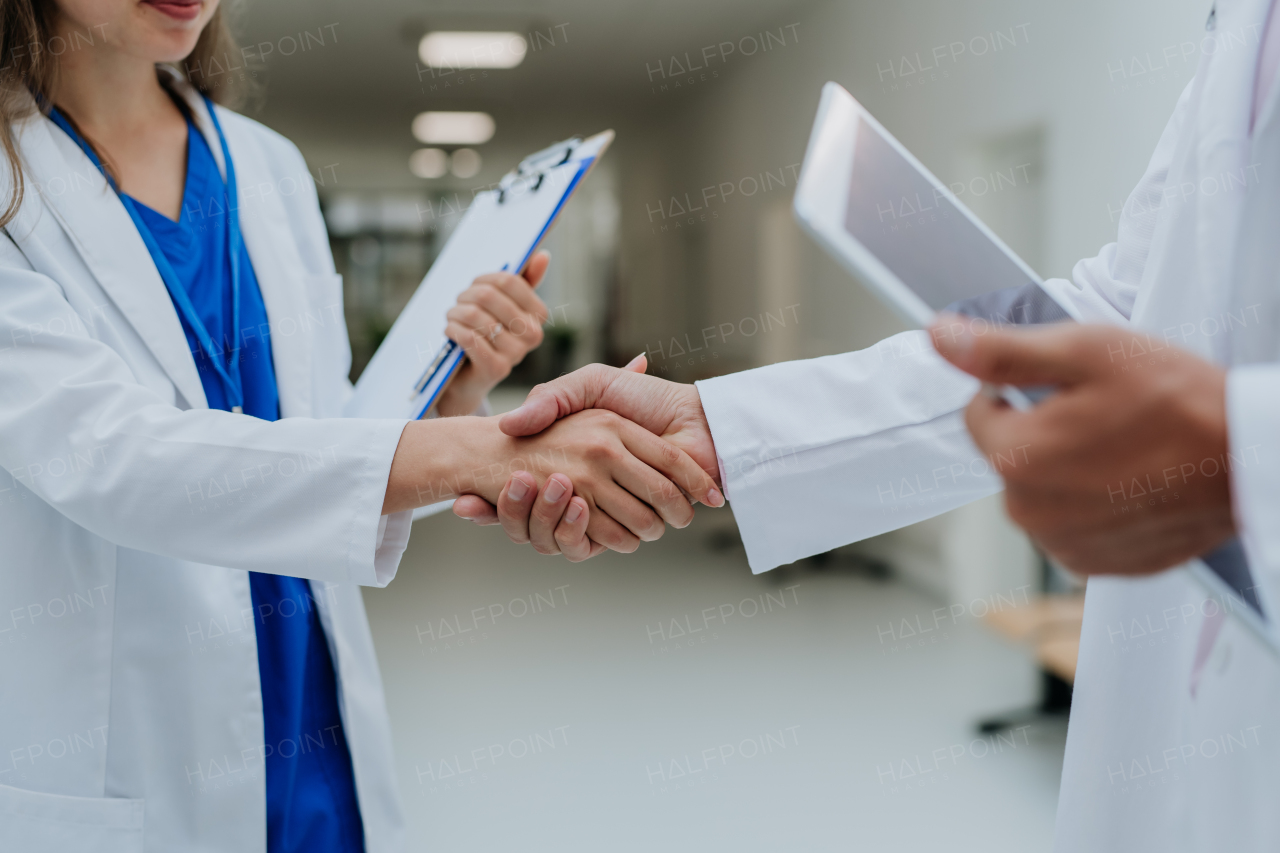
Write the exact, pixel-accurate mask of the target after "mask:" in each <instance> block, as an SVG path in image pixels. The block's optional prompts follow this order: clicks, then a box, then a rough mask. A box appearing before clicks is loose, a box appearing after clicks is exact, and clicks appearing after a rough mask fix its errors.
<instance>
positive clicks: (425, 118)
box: [413, 112, 494, 145]
mask: <svg viewBox="0 0 1280 853" xmlns="http://www.w3.org/2000/svg"><path fill="white" fill-rule="evenodd" d="M493 129H494V125H493V116H491V115H489V114H488V113H442V112H426V113H418V115H417V117H416V118H415V119H414V120H413V135H414V136H415V137H416V138H417V139H418V141H419V142H425V143H427V144H428V145H480V144H482V143H485V142H488V141H489V140H490V139H492V138H493Z"/></svg>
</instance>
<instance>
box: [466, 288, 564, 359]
mask: <svg viewBox="0 0 1280 853" xmlns="http://www.w3.org/2000/svg"><path fill="white" fill-rule="evenodd" d="M513 281H515V282H519V284H516V285H512V284H511V282H513ZM513 287H516V288H519V291H518V292H517V294H514V295H513V294H512V293H510V292H509V291H510V290H511V289H512V288H513ZM458 305H459V306H462V305H474V306H477V307H479V308H480V309H482V310H484V312H485V313H486V314H488V315H489V316H491V317H493V318H494V320H495V321H496V322H497V323H500V324H501V325H502V328H503V329H504V330H508V331H510V332H511V333H512V334H513V335H515V336H516V337H518V338H520V339H521V340H523V341H526V342H527V343H529V344H530V345H529V346H528V347H527V348H528V349H532V348H533V347H535V346H537V345H538V344H540V343H542V323H543V321H544V320H545V318H546V314H547V307H546V306H545V305H543V304H542V300H541V299H539V298H538V297H537V295H536V294H534V292H533V291H532V290H530V289H529V288H528V286H527V285H525V283H524V280H523V279H520V278H516V277H515V276H504V277H503V279H502V280H501V282H492V283H490V282H485V281H481V280H477V281H476V283H475V284H473V285H472V286H471V287H469V288H467V290H466V291H465V292H464V293H463V294H462V295H461V296H459V297H458Z"/></svg>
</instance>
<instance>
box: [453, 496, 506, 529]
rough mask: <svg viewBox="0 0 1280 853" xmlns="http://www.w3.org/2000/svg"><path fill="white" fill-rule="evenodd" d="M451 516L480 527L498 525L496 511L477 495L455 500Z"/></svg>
mask: <svg viewBox="0 0 1280 853" xmlns="http://www.w3.org/2000/svg"><path fill="white" fill-rule="evenodd" d="M453 514H454V515H456V516H457V517H458V518H465V519H466V520H467V521H472V522H475V523H476V524H479V525H480V526H482V527H487V526H488V525H490V524H497V523H498V510H497V509H496V508H495V507H494V505H493V504H491V503H489V502H488V501H487V500H485V499H484V498H482V497H480V496H479V495H463V496H462V497H460V498H458V499H457V500H455V501H454V502H453Z"/></svg>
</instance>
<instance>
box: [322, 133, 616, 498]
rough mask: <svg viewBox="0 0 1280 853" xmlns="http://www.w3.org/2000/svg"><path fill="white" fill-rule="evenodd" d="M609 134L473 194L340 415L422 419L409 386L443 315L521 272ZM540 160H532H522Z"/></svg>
mask: <svg viewBox="0 0 1280 853" xmlns="http://www.w3.org/2000/svg"><path fill="white" fill-rule="evenodd" d="M613 136H614V134H613V131H612V130H606V131H604V132H602V133H597V134H596V135H594V136H591V137H588V138H587V139H584V140H582V141H580V142H577V143H576V144H575V145H573V146H572V151H571V152H570V153H569V154H568V158H567V159H565V160H564V161H563V162H561V163H558V164H555V165H551V166H549V167H546V168H538V169H537V170H536V171H535V172H521V171H520V169H517V170H516V171H515V172H513V173H511V175H508V177H507V178H506V179H504V182H503V183H504V184H505V188H504V189H502V190H499V189H492V190H486V191H485V192H482V193H479V194H477V195H476V197H475V200H474V201H473V202H472V203H471V206H470V207H469V208H468V209H467V212H466V213H465V214H464V215H463V217H462V221H461V222H459V223H458V227H457V228H456V229H455V230H454V232H453V234H452V235H451V236H450V237H449V241H448V242H447V243H446V244H445V247H444V249H443V250H441V252H440V255H439V257H437V258H436V261H435V263H434V264H432V265H431V269H430V270H428V271H427V275H426V277H425V278H424V279H423V280H422V282H421V283H420V284H419V285H418V289H417V290H416V291H414V294H413V296H412V297H411V298H410V299H409V303H408V304H407V305H405V307H404V310H403V311H401V312H400V316H399V317H397V318H396V321H395V323H394V324H393V325H392V327H391V331H389V332H388V333H387V336H386V338H385V339H384V340H383V341H382V345H381V346H379V347H378V351H377V352H375V353H374V354H373V358H372V359H371V360H370V361H369V364H368V366H367V367H366V368H365V369H364V372H363V373H361V374H360V379H359V380H358V381H357V382H356V386H355V393H354V394H353V395H352V396H351V399H350V400H348V401H347V404H346V406H345V408H344V410H343V413H344V415H345V416H346V417H349V418H417V417H418V416H419V415H420V413H421V412H422V410H423V405H424V398H425V397H426V394H424V393H414V389H415V386H416V385H417V384H418V383H419V380H420V379H421V378H422V377H423V374H424V370H425V369H426V368H427V367H428V365H430V364H431V362H432V361H433V360H434V359H435V358H436V357H437V355H438V354H439V353H440V352H441V349H442V347H443V346H444V345H445V344H446V343H447V342H448V338H447V337H446V336H445V326H446V324H447V321H446V319H445V313H446V312H447V311H448V310H449V309H450V308H451V307H453V305H454V303H455V302H457V299H458V295H459V294H461V293H462V292H463V291H464V290H466V289H467V288H468V287H469V286H470V285H471V282H472V281H473V280H474V279H475V278H476V276H479V275H484V274H485V273H490V272H499V271H502V270H509V271H511V272H517V273H518V272H520V271H521V270H523V269H524V266H525V264H526V263H528V261H529V258H530V257H532V255H533V253H534V252H535V251H536V250H537V248H538V246H539V245H540V244H541V243H542V241H543V240H544V239H545V238H546V236H547V233H548V232H549V231H550V230H551V226H552V225H554V224H555V220H556V217H557V216H558V215H559V213H560V211H561V210H562V209H563V208H564V205H565V203H566V202H567V201H568V200H569V198H570V196H572V195H573V192H574V190H576V189H577V188H578V187H579V186H581V184H582V181H583V179H585V178H586V176H587V173H588V172H589V171H590V170H591V167H592V166H593V165H594V164H595V162H596V161H597V160H599V158H600V156H601V155H602V154H603V153H604V151H605V149H606V148H608V147H609V143H610V142H612V141H613ZM554 147H555V146H553V148H554ZM548 150H550V149H548ZM541 153H542V152H539V154H541ZM538 156H539V155H538V154H535V155H531V157H530V158H527V159H526V161H525V162H526V163H528V162H529V161H531V160H535V158H537V157H538ZM523 165H524V164H522V167H523ZM433 388H434V385H433ZM452 505H453V501H451V500H449V501H441V502H439V503H435V504H431V505H430V506H425V507H419V508H418V509H416V510H414V513H413V517H414V520H417V519H419V518H423V517H425V516H428V515H434V514H435V513H437V512H440V511H442V510H445V509H448V508H449V507H450V506H452Z"/></svg>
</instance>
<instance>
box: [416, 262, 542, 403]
mask: <svg viewBox="0 0 1280 853" xmlns="http://www.w3.org/2000/svg"><path fill="white" fill-rule="evenodd" d="M550 262H551V256H550V255H548V254H547V253H546V252H538V253H537V254H535V255H534V256H533V258H531V259H530V261H529V263H528V265H527V266H526V267H525V270H524V274H523V275H512V274H511V273H506V272H495V273H489V274H487V275H482V276H480V277H479V278H477V279H476V280H475V281H473V282H472V283H471V286H470V287H468V288H467V289H466V290H464V291H463V292H462V294H461V295H460V296H459V297H458V303H457V304H456V305H454V306H453V307H452V308H450V309H449V312H448V314H446V315H445V316H446V317H447V318H448V321H449V322H448V325H447V326H446V328H445V333H446V334H447V335H448V336H449V338H450V339H451V340H453V341H456V342H457V343H458V344H461V346H462V349H463V351H464V352H465V353H466V354H467V360H466V362H465V363H464V364H463V365H462V369H461V370H459V371H458V375H457V376H455V377H454V378H453V381H452V382H450V383H449V387H448V388H446V389H445V391H444V393H443V394H441V395H440V402H438V403H437V404H436V411H438V412H439V413H440V415H441V416H442V417H452V416H454V415H469V414H472V413H473V412H475V410H476V409H478V408H479V407H480V404H481V403H482V402H483V401H484V398H485V395H486V394H488V393H489V392H490V391H491V390H493V387H494V386H495V385H497V384H498V383H499V382H501V381H502V380H503V379H506V378H507V376H508V375H509V374H510V373H511V369H512V368H513V367H515V366H516V365H517V364H519V363H520V362H521V361H522V360H523V359H524V357H525V356H526V355H528V354H529V353H530V352H531V351H533V350H534V349H536V348H537V346H538V344H540V343H542V324H543V323H545V322H546V320H547V306H546V305H544V304H543V302H542V300H541V299H539V298H538V295H537V294H536V293H534V292H533V289H534V288H535V287H537V286H538V282H540V281H542V277H543V276H544V275H545V274H546V272H547V265H548V264H549V263H550Z"/></svg>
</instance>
